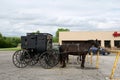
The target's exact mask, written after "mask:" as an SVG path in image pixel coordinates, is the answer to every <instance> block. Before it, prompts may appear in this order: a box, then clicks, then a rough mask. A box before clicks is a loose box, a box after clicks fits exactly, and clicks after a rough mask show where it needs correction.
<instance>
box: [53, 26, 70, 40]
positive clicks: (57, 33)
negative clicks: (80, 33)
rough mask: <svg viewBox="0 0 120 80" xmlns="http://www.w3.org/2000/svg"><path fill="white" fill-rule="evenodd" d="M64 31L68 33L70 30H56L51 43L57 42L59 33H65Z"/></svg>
mask: <svg viewBox="0 0 120 80" xmlns="http://www.w3.org/2000/svg"><path fill="white" fill-rule="evenodd" d="M66 31H70V30H69V29H64V28H58V30H57V31H56V34H55V37H53V42H58V39H59V32H66Z"/></svg>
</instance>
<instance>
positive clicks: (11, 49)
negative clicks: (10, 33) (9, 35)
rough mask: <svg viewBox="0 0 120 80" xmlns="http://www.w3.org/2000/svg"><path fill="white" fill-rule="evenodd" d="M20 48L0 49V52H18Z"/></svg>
mask: <svg viewBox="0 0 120 80" xmlns="http://www.w3.org/2000/svg"><path fill="white" fill-rule="evenodd" d="M20 49H21V48H20V47H15V48H0V51H17V50H20Z"/></svg>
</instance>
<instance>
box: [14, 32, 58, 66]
mask: <svg viewBox="0 0 120 80" xmlns="http://www.w3.org/2000/svg"><path fill="white" fill-rule="evenodd" d="M58 56H59V55H58V51H56V50H54V49H52V35H51V34H49V33H27V36H21V50H18V51H16V52H15V53H14V54H13V56H12V61H13V64H14V65H15V66H16V67H18V68H24V67H26V66H27V65H30V66H33V65H35V64H37V63H38V62H39V63H40V65H41V66H42V67H43V68H52V67H54V66H56V65H57V64H58V61H59V59H58Z"/></svg>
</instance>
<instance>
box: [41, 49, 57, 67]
mask: <svg viewBox="0 0 120 80" xmlns="http://www.w3.org/2000/svg"><path fill="white" fill-rule="evenodd" d="M39 61H40V64H41V66H42V67H43V68H46V69H49V68H52V67H54V66H56V65H57V64H58V62H59V54H58V51H55V50H48V51H46V52H44V53H43V54H42V55H41V56H40V59H39Z"/></svg>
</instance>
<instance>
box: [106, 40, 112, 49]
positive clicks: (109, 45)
mask: <svg viewBox="0 0 120 80" xmlns="http://www.w3.org/2000/svg"><path fill="white" fill-rule="evenodd" d="M104 45H105V47H108V48H110V47H111V41H110V40H105V41H104Z"/></svg>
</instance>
